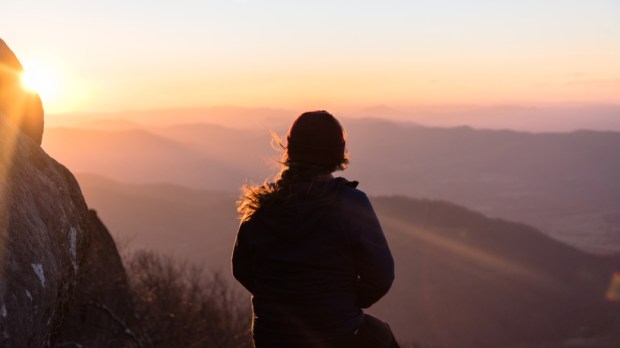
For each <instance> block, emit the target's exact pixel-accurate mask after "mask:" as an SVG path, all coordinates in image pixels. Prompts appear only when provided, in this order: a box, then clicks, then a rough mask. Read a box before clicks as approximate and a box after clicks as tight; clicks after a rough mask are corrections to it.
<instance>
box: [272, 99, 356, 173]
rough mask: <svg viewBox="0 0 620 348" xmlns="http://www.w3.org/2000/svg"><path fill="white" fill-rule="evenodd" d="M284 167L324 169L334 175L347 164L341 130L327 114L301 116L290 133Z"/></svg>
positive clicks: (310, 113) (308, 113)
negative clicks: (296, 166)
mask: <svg viewBox="0 0 620 348" xmlns="http://www.w3.org/2000/svg"><path fill="white" fill-rule="evenodd" d="M286 140H287V146H286V154H285V161H283V162H285V163H284V164H285V165H287V166H295V165H301V166H308V167H323V168H326V169H328V171H329V172H333V171H334V170H336V169H344V168H346V165H347V164H348V154H347V153H346V150H345V144H346V138H345V133H344V131H343V129H342V126H341V125H340V123H339V122H338V120H336V118H335V117H334V116H332V115H331V114H330V113H328V112H327V111H324V110H321V111H310V112H305V113H303V114H301V115H300V116H299V117H297V119H295V121H294V122H293V124H292V125H291V128H290V129H289V132H288V135H287V137H286Z"/></svg>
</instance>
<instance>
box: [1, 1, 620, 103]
mask: <svg viewBox="0 0 620 348" xmlns="http://www.w3.org/2000/svg"><path fill="white" fill-rule="evenodd" d="M3 7H5V8H3V11H2V12H3V13H2V14H0V33H2V35H3V36H2V38H3V39H4V40H5V41H6V42H7V44H9V46H10V47H11V48H12V49H13V50H14V52H15V53H16V54H17V56H18V57H19V58H20V59H21V60H22V61H24V62H26V61H30V60H31V61H38V62H42V63H47V64H55V63H53V62H62V64H59V66H61V67H60V68H58V71H54V74H56V75H57V77H56V79H57V81H58V85H59V89H58V93H57V95H56V96H49V95H48V96H46V95H45V94H44V93H42V98H43V101H44V104H45V108H46V113H48V114H54V113H58V112H66V111H122V110H145V109H159V108H178V107H205V106H214V105H232V106H240V107H278V108H306V107H313V106H323V107H325V108H329V107H335V106H343V105H367V106H372V105H390V106H402V105H428V104H442V105H443V104H448V105H449V104H480V105H490V104H521V103H564V102H583V103H616V104H617V103H620V93H618V91H620V45H618V44H617V43H618V42H620V3H618V2H615V1H612V0H605V1H603V0H597V1H588V2H579V1H568V2H567V1H558V0H553V1H552V0H549V1H544V2H540V1H523V2H511V3H508V2H488V1H471V2H467V4H464V3H463V2H460V1H456V0H445V1H440V2H436V1H435V2H431V1H419V2H405V1H395V2H390V3H379V2H370V1H362V2H358V3H349V2H340V3H337V4H336V3H333V2H329V1H315V2H312V3H304V4H292V3H289V2H284V1H277V0H270V1H264V2H261V3H258V2H256V1H252V0H248V1H241V0H237V1H233V0H229V1H207V2H199V1H191V0H185V1H179V2H175V3H170V2H165V1H154V2H149V3H148V4H147V3H138V2H132V3H127V2H123V1H120V0H117V1H110V2H106V3H98V4H92V5H89V6H88V7H85V6H84V5H83V4H82V3H80V2H77V1H76V0H65V1H63V2H60V3H54V4H48V3H45V2H40V1H36V0H20V1H16V0H10V1H9V4H8V5H3ZM49 62H52V63H49ZM26 68H27V66H26ZM60 87H62V88H60ZM61 91H62V93H61ZM48 94H49V93H48Z"/></svg>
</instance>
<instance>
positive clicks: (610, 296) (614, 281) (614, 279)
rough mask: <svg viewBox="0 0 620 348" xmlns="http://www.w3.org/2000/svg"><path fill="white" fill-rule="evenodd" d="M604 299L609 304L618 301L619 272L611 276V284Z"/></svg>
mask: <svg viewBox="0 0 620 348" xmlns="http://www.w3.org/2000/svg"><path fill="white" fill-rule="evenodd" d="M606 297H607V300H608V301H609V302H618V301H620V272H615V273H614V274H613V275H612V276H611V282H610V284H609V288H608V289H607V295H606Z"/></svg>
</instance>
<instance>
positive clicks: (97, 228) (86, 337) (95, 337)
mask: <svg viewBox="0 0 620 348" xmlns="http://www.w3.org/2000/svg"><path fill="white" fill-rule="evenodd" d="M89 231H90V243H89V245H88V247H87V248H86V253H85V258H84V260H83V264H82V265H81V267H80V272H79V276H78V285H77V287H76V291H75V294H74V296H73V298H72V300H71V301H70V303H69V309H68V312H67V313H66V316H65V320H64V323H63V326H62V329H61V332H60V335H59V337H58V339H57V343H56V344H57V345H59V346H63V347H80V346H81V347H140V346H142V342H144V341H145V339H144V335H143V334H142V331H141V330H140V325H139V322H138V320H137V319H136V317H135V313H134V311H133V304H132V302H131V297H130V294H129V289H128V288H129V285H128V283H127V274H126V273H125V269H124V267H123V264H122V261H121V258H120V255H119V253H118V251H117V249H116V245H115V244H114V240H113V239H112V237H111V236H110V233H109V232H108V230H107V229H106V227H105V226H104V225H103V223H102V222H101V220H99V217H97V213H96V212H95V211H94V210H91V211H90V214H89Z"/></svg>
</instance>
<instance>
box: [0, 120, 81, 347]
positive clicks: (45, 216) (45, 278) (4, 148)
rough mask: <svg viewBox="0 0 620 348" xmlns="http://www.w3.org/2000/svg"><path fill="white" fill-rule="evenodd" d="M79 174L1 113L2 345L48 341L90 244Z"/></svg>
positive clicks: (60, 320) (32, 343)
mask: <svg viewBox="0 0 620 348" xmlns="http://www.w3.org/2000/svg"><path fill="white" fill-rule="evenodd" d="M88 236H89V216H88V208H87V207H86V204H85V202H84V198H83V197H82V193H81V191H80V188H79V186H78V183H77V181H76V180H75V178H74V177H73V175H72V174H71V173H70V172H69V171H68V170H67V169H66V168H65V167H63V166H62V165H60V164H58V163H57V162H56V161H54V160H53V159H52V158H50V157H49V156H48V155H47V154H45V152H43V151H42V150H41V148H40V147H39V146H37V144H36V143H34V142H32V141H31V140H30V139H28V138H27V137H25V136H24V135H23V134H22V133H21V132H20V131H19V130H18V129H17V128H15V126H14V125H13V124H12V123H11V122H7V121H6V120H5V119H4V118H2V117H0V346H1V347H43V346H49V345H50V344H52V342H53V340H54V336H55V334H56V332H58V330H59V328H60V326H61V325H62V320H63V316H64V312H65V307H66V305H67V304H68V303H69V301H70V299H71V296H72V293H73V290H74V288H75V286H76V284H77V281H78V275H79V272H80V265H81V264H82V263H83V261H82V260H83V259H84V253H85V248H86V246H87V245H88V242H89V237H88Z"/></svg>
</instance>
